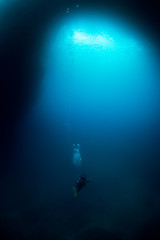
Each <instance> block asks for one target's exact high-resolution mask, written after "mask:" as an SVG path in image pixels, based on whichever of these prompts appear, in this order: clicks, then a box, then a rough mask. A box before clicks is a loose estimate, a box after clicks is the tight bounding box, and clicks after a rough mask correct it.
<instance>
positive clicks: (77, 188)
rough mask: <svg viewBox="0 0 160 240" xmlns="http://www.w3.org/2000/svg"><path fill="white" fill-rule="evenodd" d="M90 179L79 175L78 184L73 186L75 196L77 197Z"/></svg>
mask: <svg viewBox="0 0 160 240" xmlns="http://www.w3.org/2000/svg"><path fill="white" fill-rule="evenodd" d="M88 182H90V180H89V179H88V178H86V177H84V176H79V177H78V179H77V182H76V186H75V187H73V192H74V198H76V197H77V195H78V193H79V191H80V190H81V189H82V188H83V187H84V186H85V185H86V184H87V183H88Z"/></svg>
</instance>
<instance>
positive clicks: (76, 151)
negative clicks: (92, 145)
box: [73, 144, 82, 167]
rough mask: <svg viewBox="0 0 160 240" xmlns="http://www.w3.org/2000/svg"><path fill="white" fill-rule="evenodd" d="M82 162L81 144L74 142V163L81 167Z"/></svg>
mask: <svg viewBox="0 0 160 240" xmlns="http://www.w3.org/2000/svg"><path fill="white" fill-rule="evenodd" d="M81 163H82V158H81V153H80V145H79V144H73V164H74V165H75V166H76V167H80V166H81Z"/></svg>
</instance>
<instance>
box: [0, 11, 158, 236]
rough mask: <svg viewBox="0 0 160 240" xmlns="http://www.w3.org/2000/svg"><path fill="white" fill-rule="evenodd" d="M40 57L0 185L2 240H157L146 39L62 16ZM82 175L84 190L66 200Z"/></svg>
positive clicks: (151, 80) (153, 97)
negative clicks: (76, 155)
mask: <svg viewBox="0 0 160 240" xmlns="http://www.w3.org/2000/svg"><path fill="white" fill-rule="evenodd" d="M41 57H42V59H43V60H42V62H43V66H44V69H45V70H44V74H43V78H42V81H41V83H40V85H39V87H38V90H37V98H36V100H35V101H34V102H33V104H32V106H31V107H30V109H28V111H27V112H26V113H25V114H23V116H21V117H20V119H19V124H18V125H17V127H16V130H15V135H14V151H13V155H12V157H13V158H14V159H15V161H14V164H13V166H12V165H11V166H10V167H11V168H12V169H14V171H13V170H11V171H10V172H11V173H10V175H5V176H4V178H3V184H2V187H1V193H2V198H1V215H0V221H1V226H0V231H1V233H2V234H1V235H2V236H3V237H4V239H26V240H29V239H31V240H32V239H46V240H47V239H57V240H60V239H66V240H71V239H72V240H82V239H84V240H87V239H90V240H91V239H93V240H95V239H102V240H103V239H108V240H111V239H112V240H114V239H117V240H120V239H130V240H132V239H138V240H139V239H156V238H155V235H157V236H159V237H160V232H159V228H158V226H159V216H160V207H159V206H160V178H159V169H160V163H159V155H160V152H159V151H160V150H159V90H160V86H159V82H158V80H159V72H158V71H159V70H158V64H157V59H156V56H155V54H154V48H153V46H152V44H151V43H150V42H149V39H148V40H146V38H145V37H144V36H143V35H140V34H139V33H138V31H137V32H136V30H135V29H134V27H133V26H128V25H126V24H125V22H123V21H122V22H120V21H118V20H114V18H106V17H105V16H103V17H102V16H101V15H100V14H97V15H96V14H95V13H94V14H89V15H87V14H83V15H81V14H80V15H77V16H76V15H74V16H72V15H71V17H70V16H68V15H67V14H66V15H65V17H64V18H63V19H62V20H61V21H60V22H59V23H57V27H55V25H53V28H52V27H51V26H50V28H49V30H48V33H47V35H46V38H45V41H44V42H43V46H42V52H41ZM73 144H80V153H81V157H82V165H81V166H79V167H77V166H75V165H74V163H73ZM83 173H85V174H86V175H87V176H88V178H89V179H91V182H90V183H88V184H87V186H86V187H85V188H84V189H82V191H81V192H80V193H79V194H78V197H77V199H73V189H72V188H73V186H74V185H75V182H76V179H77V177H78V176H79V175H80V174H83ZM157 239H158V238H157Z"/></svg>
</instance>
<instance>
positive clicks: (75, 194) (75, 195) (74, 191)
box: [73, 187, 78, 198]
mask: <svg viewBox="0 0 160 240" xmlns="http://www.w3.org/2000/svg"><path fill="white" fill-rule="evenodd" d="M73 193H74V198H76V197H77V195H78V192H77V189H76V188H75V187H73Z"/></svg>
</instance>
